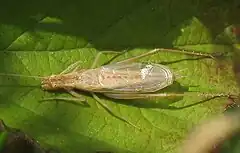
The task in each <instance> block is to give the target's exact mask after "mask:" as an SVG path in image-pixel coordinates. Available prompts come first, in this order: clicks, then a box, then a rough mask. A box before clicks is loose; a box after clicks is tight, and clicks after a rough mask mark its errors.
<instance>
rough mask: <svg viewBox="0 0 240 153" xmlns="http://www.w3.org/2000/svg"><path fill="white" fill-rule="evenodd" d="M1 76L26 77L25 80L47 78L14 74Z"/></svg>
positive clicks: (1, 74) (0, 74)
mask: <svg viewBox="0 0 240 153" xmlns="http://www.w3.org/2000/svg"><path fill="white" fill-rule="evenodd" d="M0 76H12V77H24V78H35V79H43V78H45V77H42V76H33V75H22V74H14V73H0Z"/></svg>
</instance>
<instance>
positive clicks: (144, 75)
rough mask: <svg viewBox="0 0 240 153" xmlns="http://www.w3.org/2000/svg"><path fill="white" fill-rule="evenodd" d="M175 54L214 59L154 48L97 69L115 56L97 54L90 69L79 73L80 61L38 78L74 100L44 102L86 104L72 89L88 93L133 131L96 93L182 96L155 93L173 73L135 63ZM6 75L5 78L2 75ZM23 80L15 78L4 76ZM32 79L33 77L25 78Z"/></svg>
mask: <svg viewBox="0 0 240 153" xmlns="http://www.w3.org/2000/svg"><path fill="white" fill-rule="evenodd" d="M160 51H162V52H174V53H181V54H188V55H196V56H202V57H208V58H213V59H214V58H215V57H214V55H213V54H207V53H197V52H188V51H185V50H177V49H163V48H157V49H153V50H151V51H149V52H146V53H143V54H141V55H139V56H136V57H132V58H129V59H126V60H123V61H119V62H116V63H113V64H108V65H103V66H101V67H98V68H96V64H97V62H98V60H99V57H100V55H101V54H102V53H118V54H119V52H115V51H103V52H99V53H98V55H97V56H96V58H95V60H94V62H93V64H92V66H91V68H90V69H79V66H80V61H78V62H76V63H74V64H72V65H70V66H69V67H68V68H67V69H66V70H64V71H63V72H61V73H60V74H57V75H51V76H47V77H37V78H41V79H42V82H41V87H42V89H43V90H58V89H64V90H65V91H67V92H68V93H69V94H71V95H72V96H73V97H75V98H48V99H45V100H57V99H58V100H74V101H82V102H85V101H86V100H85V98H83V96H81V95H80V94H79V93H77V92H76V91H75V90H74V89H77V90H82V91H87V92H89V93H91V94H92V96H93V98H94V99H95V100H96V101H97V102H98V103H99V104H100V105H101V106H102V107H104V108H105V109H106V110H107V111H108V112H110V113H111V114H112V115H113V116H115V117H117V118H118V119H120V120H122V121H124V122H126V123H128V124H130V125H132V126H134V127H136V126H135V125H134V124H133V123H131V122H129V121H127V120H126V119H124V118H123V117H119V116H117V115H114V114H113V113H112V112H111V110H110V108H108V106H107V105H106V104H104V102H102V100H101V99H100V98H99V97H98V96H97V95H96V94H95V93H102V94H104V95H105V96H107V97H110V98H114V99H144V98H151V97H167V96H184V95H185V94H184V93H183V94H177V93H154V92H155V91H159V90H161V89H163V88H165V87H167V86H169V85H171V84H173V82H174V80H175V79H176V75H175V74H174V73H173V72H172V70H171V69H170V68H169V67H167V66H165V65H161V64H143V63H139V62H135V61H136V60H138V59H140V58H143V57H146V56H149V55H153V54H156V53H158V52H160ZM4 75H6V74H4ZM7 75H12V76H13V75H15V76H22V75H17V74H7ZM28 77H34V78H36V76H28ZM203 95H204V96H227V95H226V94H210V95H207V94H197V96H203Z"/></svg>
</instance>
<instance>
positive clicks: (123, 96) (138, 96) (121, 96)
mask: <svg viewBox="0 0 240 153" xmlns="http://www.w3.org/2000/svg"><path fill="white" fill-rule="evenodd" d="M104 95H106V96H107V97H110V98H114V99H147V98H153V97H182V96H200V97H206V98H209V97H229V96H231V95H230V94H225V93H199V92H188V93H153V94H146V93H144V94H138V93H136V94H118V93H116V94H114V93H107V94H104Z"/></svg>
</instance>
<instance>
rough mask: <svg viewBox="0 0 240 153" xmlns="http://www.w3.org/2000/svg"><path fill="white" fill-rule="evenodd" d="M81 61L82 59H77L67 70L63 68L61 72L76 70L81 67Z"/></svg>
mask: <svg viewBox="0 0 240 153" xmlns="http://www.w3.org/2000/svg"><path fill="white" fill-rule="evenodd" d="M80 63H81V61H77V62H75V63H73V64H71V65H69V66H68V67H67V68H66V69H65V70H63V71H62V72H61V73H60V74H66V73H68V72H71V71H74V70H76V69H77V68H78V67H79V65H80Z"/></svg>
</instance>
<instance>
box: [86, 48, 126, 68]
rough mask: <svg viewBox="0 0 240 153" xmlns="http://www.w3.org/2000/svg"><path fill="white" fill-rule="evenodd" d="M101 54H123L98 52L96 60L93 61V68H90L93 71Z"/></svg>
mask: <svg viewBox="0 0 240 153" xmlns="http://www.w3.org/2000/svg"><path fill="white" fill-rule="evenodd" d="M101 54H121V52H117V51H101V52H98V54H97V56H96V57H95V59H94V61H93V64H92V66H91V67H90V68H91V69H93V68H95V67H96V65H97V63H98V60H99V58H100V56H101Z"/></svg>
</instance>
